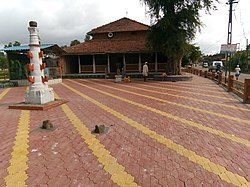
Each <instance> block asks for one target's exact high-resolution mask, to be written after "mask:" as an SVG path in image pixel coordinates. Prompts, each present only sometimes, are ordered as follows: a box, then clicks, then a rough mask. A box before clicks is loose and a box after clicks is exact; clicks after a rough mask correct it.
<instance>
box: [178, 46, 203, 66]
mask: <svg viewBox="0 0 250 187" xmlns="http://www.w3.org/2000/svg"><path fill="white" fill-rule="evenodd" d="M201 56H202V52H201V50H200V47H198V46H195V45H193V44H188V47H187V50H186V51H185V53H184V56H183V58H182V66H185V65H187V64H189V63H190V62H192V63H195V62H196V61H197V60H198V59H200V58H201Z"/></svg>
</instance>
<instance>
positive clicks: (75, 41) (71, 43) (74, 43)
mask: <svg viewBox="0 0 250 187" xmlns="http://www.w3.org/2000/svg"><path fill="white" fill-rule="evenodd" d="M80 43H81V42H80V41H78V40H73V41H71V42H70V46H74V45H77V44H80Z"/></svg>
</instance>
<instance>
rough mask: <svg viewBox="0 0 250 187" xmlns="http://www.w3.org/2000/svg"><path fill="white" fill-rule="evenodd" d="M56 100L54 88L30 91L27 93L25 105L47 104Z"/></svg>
mask: <svg viewBox="0 0 250 187" xmlns="http://www.w3.org/2000/svg"><path fill="white" fill-rule="evenodd" d="M54 100H55V98H54V93H53V88H48V89H44V90H29V91H27V92H26V93H25V103H27V104H45V103H48V102H51V101H54Z"/></svg>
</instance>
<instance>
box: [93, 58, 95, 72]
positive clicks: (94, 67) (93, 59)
mask: <svg viewBox="0 0 250 187" xmlns="http://www.w3.org/2000/svg"><path fill="white" fill-rule="evenodd" d="M95 72H96V67H95V55H93V73H95Z"/></svg>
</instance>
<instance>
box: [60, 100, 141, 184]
mask: <svg viewBox="0 0 250 187" xmlns="http://www.w3.org/2000/svg"><path fill="white" fill-rule="evenodd" d="M56 97H57V98H59V96H58V95H56ZM61 107H62V110H63V111H64V113H65V115H66V116H67V117H68V118H69V120H70V121H71V123H72V124H73V125H74V127H75V128H76V129H77V131H78V132H79V134H80V135H81V137H82V138H83V139H84V142H85V143H86V144H87V145H88V147H89V149H91V150H92V152H93V154H94V155H95V156H96V157H97V159H98V161H99V162H100V163H101V164H102V165H103V166H104V170H105V171H107V172H108V173H109V174H110V175H111V180H112V181H113V182H115V183H116V184H118V185H119V186H124V187H125V186H129V187H136V186H139V185H138V184H136V183H135V182H134V177H133V176H131V175H130V174H129V173H127V172H126V171H125V167H124V166H122V165H120V164H119V163H118V162H117V159H116V158H115V157H113V156H111V153H110V152H109V151H108V150H107V149H105V147H104V145H102V144H101V143H100V141H99V140H98V139H97V138H96V137H95V136H94V135H93V134H91V132H90V131H89V129H88V128H87V127H86V126H85V125H84V124H83V123H82V121H81V120H80V119H79V118H78V117H77V116H76V115H75V114H74V112H73V111H72V110H71V109H70V108H69V107H68V106H67V105H66V104H64V105H62V106H61Z"/></svg>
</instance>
